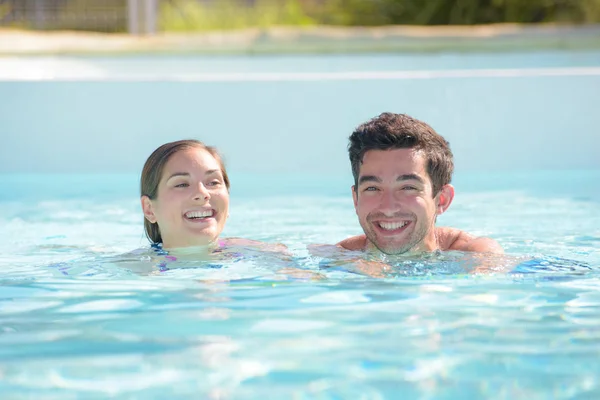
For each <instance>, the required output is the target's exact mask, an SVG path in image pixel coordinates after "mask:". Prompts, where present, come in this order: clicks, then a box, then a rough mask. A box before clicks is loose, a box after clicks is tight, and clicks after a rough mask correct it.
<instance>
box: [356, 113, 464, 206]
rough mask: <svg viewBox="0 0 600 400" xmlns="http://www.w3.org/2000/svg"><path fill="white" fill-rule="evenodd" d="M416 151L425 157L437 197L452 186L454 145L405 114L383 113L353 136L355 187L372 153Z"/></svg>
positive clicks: (357, 130) (358, 129)
mask: <svg viewBox="0 0 600 400" xmlns="http://www.w3.org/2000/svg"><path fill="white" fill-rule="evenodd" d="M393 149H415V150H417V151H420V152H422V153H423V154H424V155H425V159H426V163H427V173H428V174H429V178H430V179H431V182H432V185H433V195H434V196H435V195H437V193H438V192H439V191H440V190H441V188H442V187H443V186H444V185H447V184H449V183H450V181H451V179H452V173H453V171H454V161H453V156H452V151H451V150H450V144H449V143H448V141H446V139H444V138H443V137H442V136H440V135H439V134H438V133H437V132H436V131H435V130H434V129H433V128H432V127H431V126H429V125H428V124H426V123H425V122H422V121H419V120H418V119H415V118H412V117H410V116H408V115H405V114H393V113H383V114H381V115H379V116H378V117H376V118H373V119H371V120H370V121H368V122H365V123H364V124H361V125H360V126H358V127H357V128H356V129H355V130H354V132H352V134H351V135H350V138H349V144H348V155H349V157H350V164H351V166H352V175H353V176H354V184H355V185H357V186H358V177H359V172H360V166H361V164H362V162H363V157H364V155H365V153H366V152H367V151H369V150H393Z"/></svg>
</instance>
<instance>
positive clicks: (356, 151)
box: [337, 113, 503, 255]
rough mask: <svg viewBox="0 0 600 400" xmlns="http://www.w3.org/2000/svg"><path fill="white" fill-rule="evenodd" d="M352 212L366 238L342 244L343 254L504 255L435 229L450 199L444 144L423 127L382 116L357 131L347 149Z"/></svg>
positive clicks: (493, 245)
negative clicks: (443, 252) (453, 252)
mask: <svg viewBox="0 0 600 400" xmlns="http://www.w3.org/2000/svg"><path fill="white" fill-rule="evenodd" d="M348 153H349V156H350V163H351V166H352V174H353V176H354V185H353V186H352V197H353V198H354V208H355V210H356V215H357V216H358V220H359V222H360V225H361V227H362V229H363V231H364V233H365V234H364V235H360V236H354V237H351V238H348V239H346V240H343V241H341V242H340V243H338V244H337V246H339V247H342V248H344V249H347V250H362V251H370V250H379V251H380V252H382V253H385V254H389V255H393V254H413V253H423V252H432V251H435V250H458V251H472V252H482V253H496V254H501V253H503V250H502V248H501V247H500V245H499V244H498V243H497V242H496V241H494V240H493V239H490V238H485V237H474V236H472V235H470V234H468V233H465V232H462V231H460V230H458V229H454V228H436V227H435V222H436V218H437V216H438V215H441V214H443V213H444V212H445V211H446V210H447V209H448V207H450V204H451V203H452V199H453V198H454V188H453V187H452V185H451V184H450V181H451V178H452V172H453V169H454V162H453V155H452V152H451V151H450V147H449V144H448V142H447V141H446V140H445V139H444V138H443V137H442V136H440V135H439V134H437V133H436V132H435V130H434V129H433V128H432V127H430V126H429V125H427V124H426V123H424V122H422V121H419V120H417V119H414V118H411V117H409V116H407V115H403V114H392V113H383V114H381V115H380V116H378V117H377V118H374V119H372V120H370V121H368V122H366V123H364V124H362V125H360V126H359V127H358V128H356V130H355V131H354V132H353V133H352V135H351V136H350V143H349V146H348Z"/></svg>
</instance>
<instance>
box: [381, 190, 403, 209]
mask: <svg viewBox="0 0 600 400" xmlns="http://www.w3.org/2000/svg"><path fill="white" fill-rule="evenodd" d="M399 207H400V206H399V204H398V201H397V199H396V197H395V196H394V192H392V191H386V192H384V193H383V194H382V195H381V202H380V204H379V208H380V210H381V211H382V212H386V211H389V213H390V214H393V213H395V212H396V211H398V208H399Z"/></svg>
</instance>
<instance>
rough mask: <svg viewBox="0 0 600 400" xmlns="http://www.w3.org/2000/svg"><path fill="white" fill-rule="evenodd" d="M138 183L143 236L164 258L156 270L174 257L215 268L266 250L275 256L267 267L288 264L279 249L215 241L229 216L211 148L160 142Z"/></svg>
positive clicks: (223, 180)
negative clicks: (144, 232) (224, 262)
mask: <svg viewBox="0 0 600 400" xmlns="http://www.w3.org/2000/svg"><path fill="white" fill-rule="evenodd" d="M140 183H141V185H140V186H141V204H142V210H143V212H144V228H145V231H146V236H147V237H148V239H149V240H150V242H151V244H152V247H153V248H154V250H155V252H156V253H157V255H159V256H164V257H161V258H160V261H159V263H158V266H159V270H167V269H169V267H167V264H171V262H172V261H176V260H178V259H179V260H180V261H181V260H182V259H188V260H192V261H210V262H211V264H208V265H209V266H210V267H212V268H215V266H216V267H220V266H222V264H214V262H215V261H219V262H222V261H231V262H235V261H239V260H242V259H248V258H252V257H253V256H261V257H262V256H266V255H267V254H265V252H266V253H270V255H271V256H273V255H277V257H276V259H275V260H273V259H271V260H270V261H269V264H271V265H272V263H275V264H279V265H276V266H277V267H284V266H288V265H289V253H287V249H286V247H285V246H284V245H281V244H267V243H262V242H259V241H255V240H249V239H240V238H228V239H222V238H220V235H221V232H223V228H224V227H225V223H226V221H227V218H228V217H229V186H230V183H229V176H228V175H227V170H226V169H225V165H224V164H223V160H222V159H221V156H220V155H219V153H218V152H217V150H216V149H215V148H214V147H211V146H206V145H205V144H204V143H202V142H200V141H198V140H179V141H176V142H170V143H166V144H163V145H162V146H160V147H159V148H157V149H156V150H155V151H154V152H153V153H152V154H151V155H150V157H148V159H147V160H146V163H145V164H144V168H143V170H142V176H141V182H140ZM234 250H235V251H234ZM257 251H258V252H257ZM203 256H208V257H206V258H205V257H203ZM284 259H285V260H284ZM282 262H284V264H287V265H281V263H282Z"/></svg>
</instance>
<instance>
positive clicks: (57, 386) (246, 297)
mask: <svg viewBox="0 0 600 400" xmlns="http://www.w3.org/2000/svg"><path fill="white" fill-rule="evenodd" d="M332 60H335V57H326V56H323V57H314V58H302V59H293V58H285V57H284V58H268V59H262V58H259V59H252V58H250V59H238V58H230V59H227V58H225V59H216V60H211V61H207V60H205V59H198V58H193V57H190V58H183V59H177V60H170V59H126V60H110V59H94V58H92V59H81V60H77V61H78V62H80V63H84V64H85V65H86V68H89V66H90V65H93V66H95V67H96V68H104V70H109V72H110V73H109V75H108V78H106V80H107V81H102V80H95V78H93V77H88V78H87V79H88V80H85V79H79V80H77V81H75V82H66V80H59V81H44V82H18V81H13V80H11V81H8V80H7V81H5V82H0V98H2V100H3V107H2V108H1V111H0V116H1V117H2V120H3V121H4V122H3V124H4V125H3V128H2V129H3V130H4V133H5V134H7V135H5V134H3V139H5V140H4V142H5V145H4V146H3V147H2V150H1V151H2V154H1V155H2V161H1V164H0V166H1V167H2V168H1V169H0V171H2V172H3V173H1V174H0V188H1V189H0V237H2V240H1V241H0V397H1V398H11V399H12V398H16V399H18V398H36V399H37V398H40V399H54V398H60V399H64V398H86V399H87V398H110V397H112V398H123V399H129V398H148V399H152V398H156V399H159V398H190V397H192V398H212V399H217V398H218V399H227V398H231V399H255V398H260V397H268V398H298V399H356V398H364V399H383V398H385V399H388V398H390V399H391V398H419V399H464V398H494V399H511V400H513V399H550V398H552V399H567V398H568V399H573V398H577V399H593V398H598V397H600V381H599V380H598V376H600V361H598V360H599V359H600V358H599V356H600V330H599V329H598V326H600V291H599V288H600V274H599V271H600V207H599V205H600V204H599V202H598V199H600V188H599V187H598V185H596V182H600V165H599V164H598V161H597V160H598V159H597V151H598V148H600V147H598V146H597V144H598V142H597V140H598V139H597V135H595V133H594V132H595V130H596V126H598V125H597V123H598V122H600V120H598V118H599V115H600V114H598V113H597V112H593V110H595V105H594V104H600V101H598V100H600V98H599V96H600V95H598V94H597V93H598V92H597V90H596V88H597V87H598V83H600V80H599V79H600V77H598V76H595V75H591V76H572V75H571V76H561V77H519V78H493V77H488V78H477V79H475V80H474V79H473V78H464V79H463V78H460V79H459V78H435V79H429V80H411V79H406V80H385V81H373V82H371V81H353V80H347V81H341V82H329V81H311V82H303V83H302V82H285V83H265V82H246V83H241V84H234V83H232V82H198V81H196V82H188V83H176V82H164V81H163V82H154V81H147V82H136V83H128V82H119V81H115V80H112V81H111V79H110V77H111V76H112V77H114V76H115V74H118V73H123V74H124V73H125V72H127V71H129V72H127V73H128V74H131V73H132V72H131V71H134V72H135V71H137V70H138V69H139V65H141V64H143V65H144V66H145V69H146V71H150V72H152V71H154V72H157V71H162V72H161V73H164V74H167V75H168V73H169V71H171V72H173V71H172V70H173V69H179V73H182V74H183V73H184V72H186V71H185V70H186V68H188V69H191V70H198V69H199V70H202V71H203V72H207V71H208V72H211V71H215V70H217V69H218V70H225V71H230V72H231V71H240V70H243V69H248V70H251V71H253V72H261V71H266V70H268V71H271V72H272V71H289V72H297V71H298V70H302V71H313V72H315V71H316V72H323V71H331V70H336V71H346V70H357V69H359V67H360V68H363V70H367V69H373V70H374V69H377V70H380V71H381V70H385V69H388V70H395V69H398V66H399V63H400V61H399V60H403V62H404V64H402V66H404V67H405V68H407V69H408V68H412V69H423V68H427V69H434V68H435V69H440V70H444V69H446V70H452V69H457V68H465V67H469V68H522V67H523V68H525V67H535V68H546V67H548V66H550V67H556V66H560V67H567V68H571V67H572V68H575V67H581V66H600V58H599V54H598V53H589V52H588V53H555V54H546V53H544V54H538V55H537V56H534V55H530V54H519V55H505V56H499V55H462V56H459V55H454V56H453V55H440V56H437V58H436V56H429V57H425V56H414V58H413V59H411V58H410V57H404V58H401V57H395V56H389V57H385V56H373V57H370V56H356V57H341V58H339V59H337V60H338V61H337V64H336V62H334V61H332ZM26 61H28V60H26ZM37 61H40V60H37ZM55 61H56V62H57V63H59V64H60V63H61V62H64V63H65V64H63V65H70V64H69V63H71V64H72V61H73V60H69V59H64V60H63V59H57V60H55ZM433 61H437V63H436V64H435V66H433ZM331 62H333V64H332V63H331ZM90 63H91V64H90ZM2 65H3V64H2V61H1V60H0V70H1V68H2ZM6 65H7V64H6ZM26 65H29V64H27V63H26ZM36 65H37V64H36ZM78 65H79V64H78ZM107 65H108V66H107ZM217 67H218V68H217ZM31 68H35V67H31ZM136 68H137V69H136ZM104 70H103V71H104ZM123 71H125V72H123ZM72 72H73V71H72ZM64 73H65V74H67V75H68V73H67V72H64ZM73 73H74V72H73ZM111 74H112V75H111ZM173 74H175V75H177V74H176V73H175V72H173ZM92 80H94V82H92ZM534 88H535V89H536V90H533V89H534ZM579 89H581V91H580V92H576V91H577V90H579ZM437 90H441V91H442V92H443V93H444V94H443V95H441V96H437V95H436V93H437V94H439V92H437ZM265 91H266V92H268V93H269V96H267V97H264V96H265V94H264V93H265ZM303 91H305V92H303ZM150 93H154V96H155V97H154V103H153V102H152V101H151V100H149V94H150ZM223 93H225V94H226V95H225V94H223ZM302 93H304V95H303V94H302ZM307 93H309V94H310V96H309V95H308V94H307ZM551 93H554V94H553V95H551ZM475 94H477V95H483V94H487V97H485V98H481V97H476V96H475V97H474V95H475ZM216 95H220V96H223V99H224V100H226V99H229V100H231V101H230V102H226V103H219V102H216V103H215V102H214V101H213V100H214V98H213V96H216ZM261 96H262V97H261ZM261 98H262V100H260V99H261ZM5 99H6V101H4V100H5ZM124 99H129V100H131V99H134V100H136V101H138V102H139V103H143V104H146V105H148V104H154V107H155V108H152V112H151V113H144V112H143V107H142V108H139V109H137V110H138V111H136V112H134V113H127V112H126V111H125V110H123V107H124V104H126V103H127V102H126V101H124ZM194 99H202V102H201V103H198V102H196V103H194V102H193V100H194ZM236 99H237V100H236ZM240 99H243V101H241V100H240ZM253 99H259V100H256V101H253ZM284 100H293V102H292V103H289V102H287V103H286V102H284ZM213 103H214V104H213ZM242 104H244V105H245V108H242ZM224 107H225V109H223V108H224ZM227 107H229V108H227ZM405 108H408V109H409V110H413V111H415V113H417V114H419V116H420V117H422V118H423V119H427V118H426V117H427V116H430V117H431V119H433V120H436V121H438V122H439V123H440V124H441V125H442V126H445V127H446V128H447V129H449V134H450V135H452V137H453V140H452V141H451V143H453V144H454V143H456V147H457V148H458V151H457V152H456V153H457V154H456V163H457V174H456V176H455V178H454V184H455V187H456V197H455V200H454V202H453V204H452V206H451V208H450V209H449V211H448V212H447V213H446V214H444V215H442V216H441V217H440V219H439V225H446V226H454V227H458V228H461V229H465V230H467V231H469V232H472V233H474V234H477V235H487V236H490V237H493V238H495V239H496V240H498V242H499V243H500V244H501V245H502V246H503V247H504V248H505V250H506V253H507V254H506V255H505V256H497V257H479V258H478V257H475V256H473V255H471V254H462V253H443V254H434V255H432V256H430V257H420V258H415V259H409V260H405V259H393V258H392V259H386V260H385V261H386V262H387V263H388V265H389V268H387V269H386V270H385V271H376V272H378V274H369V272H372V271H365V270H364V269H361V268H360V265H358V264H357V263H355V262H354V260H353V258H355V256H356V255H354V254H351V255H348V254H331V256H330V257H329V259H328V260H323V259H322V258H321V257H319V256H314V255H311V253H309V251H308V250H307V245H309V244H315V243H335V242H337V241H339V240H341V239H343V238H345V237H347V236H350V235H353V234H357V233H359V232H360V226H359V225H358V222H357V220H356V216H355V214H354V210H353V206H352V200H351V196H350V185H351V184H352V179H351V175H350V173H349V165H347V160H346V159H345V154H344V150H345V143H344V140H345V137H346V136H347V134H348V133H349V132H348V129H351V127H352V126H353V125H354V123H356V122H360V121H358V119H359V118H363V119H364V118H367V117H368V116H372V114H373V113H374V112H375V111H376V110H377V111H379V110H381V111H382V110H383V109H388V110H390V109H391V110H394V111H407V112H408V111H409V110H405ZM215 110H221V111H219V113H217V114H216V115H215V114H213V113H212V112H213V111H215ZM117 111H118V112H117ZM159 111H160V113H159ZM266 111H269V112H268V113H266V114H265V112H266ZM260 112H262V113H260ZM367 115H368V116H367ZM343 116H348V119H344V118H342V117H343ZM269 117H272V119H269ZM292 117H294V118H292ZM444 118H447V120H446V121H449V122H445V123H444V121H443V120H444ZM283 121H287V122H285V123H283ZM244 122H246V123H247V126H246V128H245V129H244V130H240V129H231V128H232V126H235V127H237V128H239V127H243V126H244V124H243V123H244ZM259 122H260V123H259ZM350 122H351V124H350ZM338 123H339V124H338ZM232 124H233V125H232ZM444 124H446V125H444ZM486 127H487V128H489V129H487V130H485V129H484V128H486ZM450 128H451V129H450ZM567 128H568V129H567ZM144 129H146V130H148V131H150V133H149V134H148V136H147V137H144V136H143V132H144ZM440 131H442V129H440ZM98 132H102V134H101V135H99V134H98ZM561 132H562V133H561ZM300 133H302V134H303V136H299V135H300ZM442 133H443V134H444V133H445V132H442ZM188 135H193V136H194V137H199V138H204V135H207V136H208V137H209V138H212V139H218V141H220V143H223V144H225V146H224V150H223V151H224V153H225V156H226V158H227V157H230V159H229V160H230V161H231V165H232V171H231V181H232V192H231V212H230V214H231V217H230V218H229V221H228V225H227V226H226V231H225V233H224V236H241V237H247V238H253V239H258V240H264V241H267V242H277V243H283V244H285V245H286V246H287V248H288V249H289V254H286V255H277V254H275V255H266V254H261V253H257V252H253V251H250V250H247V249H235V252H240V253H243V254H244V256H242V257H237V258H236V257H233V258H228V257H225V256H223V257H221V258H219V257H215V259H211V260H208V261H201V260H196V259H194V257H193V256H192V257H189V258H187V259H186V260H183V261H181V260H178V261H177V262H172V263H170V264H169V265H168V269H166V270H162V271H161V270H160V269H159V268H157V261H159V260H160V257H161V256H160V255H157V254H156V253H155V252H153V251H152V250H150V249H149V248H148V243H147V241H146V239H145V238H144V236H143V231H142V214H141V210H140V208H139V200H138V192H137V190H138V189H137V188H138V186H137V185H138V174H139V169H140V168H141V163H143V158H144V157H145V156H147V152H148V151H149V150H151V149H152V148H153V147H154V144H155V143H157V142H159V141H160V140H162V139H167V138H171V137H180V136H188ZM328 135H331V136H332V137H329V136H328ZM244 138H246V139H244ZM248 138H253V140H250V139H248ZM544 138H545V139H544ZM145 139H146V140H145ZM238 139H239V140H238ZM242 139H244V140H245V141H244V140H242ZM300 139H304V140H305V142H302V143H303V147H301V148H298V147H294V144H295V143H300V142H301V140H300ZM207 141H208V142H209V143H210V142H211V141H210V140H207ZM250 144H252V146H250ZM334 144H335V145H336V146H338V147H335V148H334V147H332V146H333V145H334ZM80 145H83V147H81V146H80ZM254 146H257V147H254ZM340 146H341V148H340ZM534 148H536V149H537V151H532V149H534ZM107 149H110V150H111V151H107ZM231 149H233V151H232V152H230V150H231ZM329 153H331V157H328V155H329ZM241 155H243V157H242V156H241ZM238 156H239V157H240V158H241V159H240V160H239V161H236V159H237V158H238ZM484 158H485V160H484ZM473 159H475V161H474V160H473ZM253 160H254V164H253V165H251V164H252V162H253ZM287 160H289V163H288V164H287V166H285V167H281V168H280V164H279V163H280V162H281V163H285V161H287ZM481 160H484V161H485V163H483V164H484V165H483V166H481V168H480V167H479V164H478V162H479V161H481ZM246 166H248V168H246ZM484 166H485V168H484ZM136 249H138V251H137V252H132V251H133V250H136ZM332 260H333V261H334V263H335V267H324V266H325V265H329V264H331V262H332ZM482 264H484V265H487V266H488V267H489V266H491V267H493V268H489V269H488V272H481V271H480V272H478V273H477V272H476V267H477V266H479V265H482Z"/></svg>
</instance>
